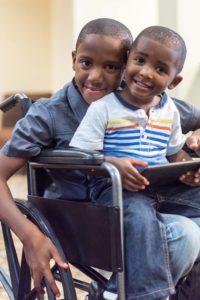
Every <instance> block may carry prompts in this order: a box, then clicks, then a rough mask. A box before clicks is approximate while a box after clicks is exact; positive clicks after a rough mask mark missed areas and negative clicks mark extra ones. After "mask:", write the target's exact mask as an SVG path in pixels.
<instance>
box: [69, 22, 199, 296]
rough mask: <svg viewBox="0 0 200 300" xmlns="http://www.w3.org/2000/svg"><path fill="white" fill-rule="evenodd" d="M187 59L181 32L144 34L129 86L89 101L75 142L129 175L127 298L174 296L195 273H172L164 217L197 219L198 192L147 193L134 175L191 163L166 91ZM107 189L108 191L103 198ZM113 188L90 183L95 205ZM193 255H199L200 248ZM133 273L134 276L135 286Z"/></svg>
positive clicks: (129, 69)
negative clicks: (151, 168) (171, 164)
mask: <svg viewBox="0 0 200 300" xmlns="http://www.w3.org/2000/svg"><path fill="white" fill-rule="evenodd" d="M185 56H186V47H185V43H184V41H183V39H182V38H181V37H180V36H179V35H178V34H177V33H176V32H174V31H172V30H170V29H168V28H165V27H161V26H152V27H149V28H146V29H145V30H143V31H142V32H141V33H140V34H139V36H138V37H137V38H136V40H135V41H134V42H133V45H132V47H131V50H130V54H129V57H128V62H127V65H126V69H125V82H126V87H125V88H124V89H123V90H122V91H121V92H119V91H115V92H113V93H111V94H110V95H107V96H105V97H104V98H103V99H101V100H99V101H96V102H95V103H92V104H91V106H90V107H89V109H88V111H87V114H86V116H85V117H84V118H83V120H82V122H81V124H80V125H79V127H78V129H77V131H76V133H75V135H74V136H73V138H72V141H71V143H70V146H75V147H79V148H83V149H90V150H104V153H105V156H106V159H107V160H108V161H111V162H112V163H114V164H115V165H116V166H117V167H118V169H119V170H120V172H121V175H123V169H124V170H125V171H124V173H126V174H128V175H126V176H127V178H126V179H127V180H126V185H124V187H125V188H126V189H127V190H128V191H132V193H130V192H127V191H125V192H124V195H123V196H124V227H125V258H126V262H127V263H126V273H127V274H126V275H127V299H140V297H141V299H144V298H142V297H145V299H146V300H148V299H149V300H150V299H160V298H161V297H166V296H167V295H170V294H173V293H174V289H173V284H174V285H176V283H177V282H178V280H179V279H180V278H181V277H182V276H184V275H185V274H186V273H187V272H188V271H189V268H190V266H189V265H188V266H186V265H185V266H184V267H183V266H181V264H179V263H178V262H177V269H179V272H176V274H175V273H173V268H172V266H173V265H171V268H172V269H170V266H169V264H170V258H171V257H170V255H171V253H169V252H168V247H167V243H166V237H165V234H164V232H163V223H164V222H163V218H162V215H161V214H160V213H159V212H164V211H165V210H164V206H163V203H165V209H167V211H168V212H169V213H175V212H179V211H181V214H183V215H185V216H188V217H192V216H193V217H194V216H199V215H200V211H199V209H200V203H199V201H198V198H199V196H200V189H199V188H194V189H190V188H188V187H187V186H186V185H183V184H182V183H181V182H179V183H178V184H177V186H176V187H174V186H173V190H172V187H169V186H168V187H166V186H163V187H158V186H156V187H152V186H150V187H149V182H148V180H147V179H146V178H145V177H143V176H142V175H141V174H140V173H139V172H138V170H137V168H138V166H142V167H143V166H145V165H147V163H149V164H163V163H167V161H168V160H169V161H181V160H183V159H186V160H189V159H191V158H190V157H189V156H188V155H187V154H186V153H185V152H184V151H183V150H182V147H183V144H184V142H185V139H184V137H183V135H182V132H181V126H180V117H179V113H178V111H177V109H176V107H175V105H174V103H173V101H172V100H171V98H170V97H169V96H168V95H167V94H166V93H165V89H166V88H169V89H173V88H175V87H176V86H177V85H178V84H179V83H180V82H181V80H182V77H181V76H180V75H179V73H180V72H181V70H182V67H183V64H184V61H185ZM103 180H104V179H102V181H103ZM122 180H123V176H122ZM98 181H99V180H98ZM105 188H107V193H105V192H103V191H104V190H105ZM108 189H109V187H108V184H107V181H106V180H105V185H104V187H103V188H102V184H101V187H99V185H98V182H97V184H93V188H92V192H91V195H94V199H93V200H95V201H98V202H99V203H108V202H109V192H108ZM101 192H102V194H101ZM136 192H137V193H136ZM99 194H100V196H99ZM95 195H98V197H97V198H96V197H95ZM155 206H156V208H157V211H156V210H155V209H153V207H155ZM133 218H134V220H133ZM130 223H132V224H131V226H130ZM133 224H134V226H133ZM130 243H131V244H132V248H131V247H130ZM128 244H129V247H128V246H127V245H128ZM144 245H145V247H144ZM130 248H131V250H130ZM130 251H132V253H131V252H130ZM196 251H197V252H196V254H197V256H198V255H199V248H198V249H196ZM133 253H134V255H133ZM131 254H132V255H133V256H134V260H133V259H131ZM152 262H153V263H152ZM174 263H175V264H176V262H174ZM176 271H177V270H176ZM130 274H135V280H134V282H133V280H130V279H131V275H130ZM146 274H152V278H151V276H148V278H147V280H145V277H146ZM144 281H145V283H144ZM156 283H157V284H156ZM145 288H146V289H145Z"/></svg>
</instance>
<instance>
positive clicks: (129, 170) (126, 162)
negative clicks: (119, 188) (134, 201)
mask: <svg viewBox="0 0 200 300" xmlns="http://www.w3.org/2000/svg"><path fill="white" fill-rule="evenodd" d="M106 161H107V162H110V163H112V164H113V165H115V166H116V167H117V169H118V170H119V172H120V175H121V178H122V185H123V188H124V189H126V190H128V191H131V192H136V191H139V190H143V189H145V188H146V186H147V185H149V181H148V180H147V179H146V178H145V177H144V176H142V175H141V174H140V172H139V171H138V170H137V169H136V168H135V166H140V167H142V168H144V167H146V166H147V163H146V162H144V161H140V160H136V159H132V158H122V157H106Z"/></svg>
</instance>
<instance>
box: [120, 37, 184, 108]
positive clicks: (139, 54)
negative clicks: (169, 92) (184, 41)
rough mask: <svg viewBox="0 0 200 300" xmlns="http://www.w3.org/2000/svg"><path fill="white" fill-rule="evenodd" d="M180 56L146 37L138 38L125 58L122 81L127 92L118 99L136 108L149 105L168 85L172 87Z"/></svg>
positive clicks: (178, 78) (176, 80)
mask: <svg viewBox="0 0 200 300" xmlns="http://www.w3.org/2000/svg"><path fill="white" fill-rule="evenodd" d="M179 55H180V53H179V52H178V51H177V50H175V49H174V47H173V46H171V47H170V46H169V45H166V44H163V43H160V42H158V41H155V40H153V39H150V38H147V37H141V38H140V39H139V41H138V43H137V44H136V45H135V46H134V47H133V48H132V49H131V52H130V54H129V58H128V62H127V66H126V70H125V80H126V84H127V88H126V89H125V90H124V91H122V96H123V97H124V98H125V100H127V101H128V102H130V103H132V104H135V105H137V106H141V105H145V104H149V103H151V102H152V101H153V99H154V97H155V96H157V95H159V94H160V93H162V92H163V91H164V90H165V89H166V88H167V87H169V85H172V84H173V87H175V86H176V85H177V84H178V83H179V82H180V80H181V78H180V77H179V76H177V61H178V59H179Z"/></svg>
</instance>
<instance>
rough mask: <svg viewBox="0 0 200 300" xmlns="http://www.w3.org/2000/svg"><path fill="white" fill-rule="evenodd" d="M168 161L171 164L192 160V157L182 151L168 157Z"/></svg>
mask: <svg viewBox="0 0 200 300" xmlns="http://www.w3.org/2000/svg"><path fill="white" fill-rule="evenodd" d="M167 159H168V160H169V162H180V161H187V160H192V158H191V156H190V155H189V154H188V153H187V152H185V151H184V150H182V149H181V150H179V151H178V152H177V153H175V154H173V155H170V156H167Z"/></svg>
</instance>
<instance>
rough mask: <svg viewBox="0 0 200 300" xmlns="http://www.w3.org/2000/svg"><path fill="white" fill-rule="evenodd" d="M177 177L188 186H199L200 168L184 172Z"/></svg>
mask: <svg viewBox="0 0 200 300" xmlns="http://www.w3.org/2000/svg"><path fill="white" fill-rule="evenodd" d="M179 179H180V181H182V182H183V183H185V184H187V185H189V186H192V187H198V186H200V169H198V170H197V171H190V172H187V173H186V174H183V175H181V177H180V178H179Z"/></svg>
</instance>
